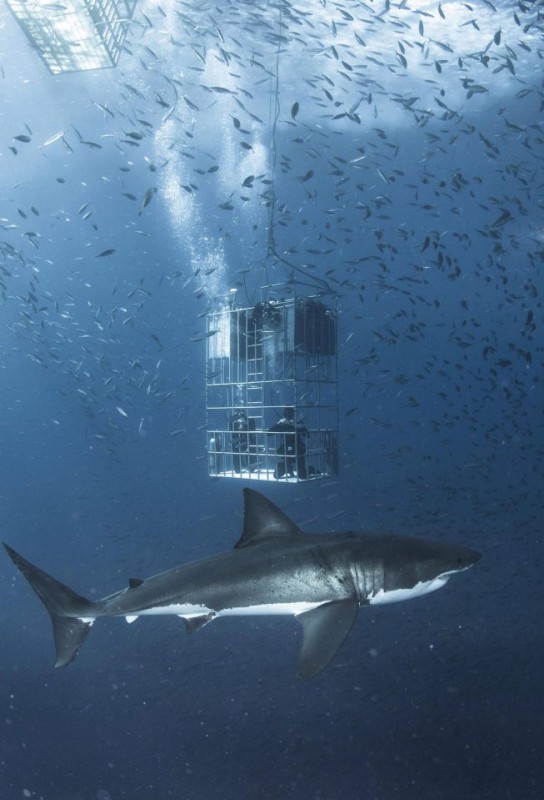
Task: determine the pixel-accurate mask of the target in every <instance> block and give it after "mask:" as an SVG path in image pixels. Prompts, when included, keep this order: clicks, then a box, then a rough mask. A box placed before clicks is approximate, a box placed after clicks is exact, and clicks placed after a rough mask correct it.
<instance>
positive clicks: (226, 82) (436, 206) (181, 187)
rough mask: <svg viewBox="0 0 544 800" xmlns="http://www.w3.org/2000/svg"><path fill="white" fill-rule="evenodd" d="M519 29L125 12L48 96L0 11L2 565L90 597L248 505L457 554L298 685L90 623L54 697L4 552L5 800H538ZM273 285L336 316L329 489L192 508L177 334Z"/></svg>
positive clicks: (184, 641) (530, 270)
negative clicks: (424, 589)
mask: <svg viewBox="0 0 544 800" xmlns="http://www.w3.org/2000/svg"><path fill="white" fill-rule="evenodd" d="M27 5H28V7H32V6H34V7H36V8H38V7H41V9H42V11H43V10H45V11H46V12H49V13H51V14H55V13H57V12H58V11H59V7H63V8H68V9H69V8H71V6H72V0H66V2H64V0H61V2H60V3H58V4H57V3H43V2H41V0H33V2H32V3H31V2H29V3H28V4H27ZM543 15H544V6H543V4H542V3H541V2H540V0H539V1H538V2H529V1H528V0H527V1H526V2H511V1H510V0H493V2H491V1H490V0H474V1H473V2H472V1H471V2H470V3H461V2H451V1H448V0H442V2H439V0H425V1H424V2H420V0H413V2H406V0H402V1H401V2H398V3H397V2H389V0H366V2H361V1H360V0H342V1H340V0H339V1H338V2H333V1H332V0H293V2H290V1H288V0H277V1H276V2H265V1H264V0H256V2H251V1H250V0H236V2H235V0H215V1H213V2H212V0H187V1H185V0H167V2H161V3H160V4H158V3H156V2H151V0H144V1H143V2H138V3H137V4H136V7H135V10H134V14H133V16H132V19H126V21H125V23H124V24H125V25H126V28H127V36H126V39H125V43H124V46H123V48H122V52H121V54H120V57H119V61H118V63H117V65H116V66H115V67H113V68H110V69H102V70H90V71H87V72H74V73H70V74H63V75H56V76H53V75H51V74H50V73H49V72H48V71H47V69H46V67H45V65H44V64H43V62H42V61H41V60H40V57H39V54H38V53H37V52H36V50H35V49H33V48H32V47H31V46H30V44H29V41H28V40H27V38H26V37H25V35H24V33H23V31H22V29H21V28H20V27H19V25H18V24H17V22H16V20H15V18H14V16H13V14H12V13H11V11H10V10H9V8H8V6H7V5H5V4H4V3H2V4H1V5H0V44H1V46H0V62H1V67H0V93H1V94H0V96H1V104H0V120H1V129H0V176H1V180H0V294H1V298H0V399H1V409H2V414H1V417H0V531H1V537H0V538H1V540H3V541H6V542H7V543H9V545H11V546H12V547H14V548H15V549H16V550H18V551H19V552H21V553H22V554H23V555H24V556H25V558H28V559H29V560H30V561H31V562H33V563H35V564H37V565H39V566H40V567H41V568H43V569H44V570H46V571H47V572H49V573H51V574H53V575H54V576H55V577H57V578H58V579H59V580H61V581H63V582H65V583H66V584H68V585H69V586H71V587H73V588H74V590H75V591H77V592H79V593H81V594H82V595H83V596H85V597H90V598H92V599H97V598H99V597H102V596H104V595H107V594H110V593H113V592H115V591H117V590H120V589H123V588H124V587H126V586H127V582H128V580H129V579H130V578H145V577H147V576H150V575H153V574H155V573H158V572H161V571H163V570H167V569H170V568H172V567H174V566H176V565H178V564H183V563H186V562H189V561H193V560H197V559H200V558H204V557H207V556H209V555H213V554H217V553H221V552H225V551H228V550H229V549H230V548H232V547H233V546H234V544H235V543H236V542H237V541H238V539H239V538H240V533H241V530H242V524H243V503H242V491H241V490H242V487H244V486H254V487H255V488H257V489H259V491H262V492H263V493H264V494H265V495H266V496H267V497H269V498H270V499H271V500H272V501H273V502H274V503H276V504H277V505H278V506H279V507H280V508H281V509H282V510H283V511H284V512H285V513H286V514H288V515H289V517H290V518H292V519H293V520H294V521H295V522H296V523H297V524H298V525H300V526H301V527H302V528H303V529H304V530H307V531H342V530H361V531H378V532H380V531H382V532H385V531H387V532H395V533H398V534H402V535H416V536H422V537H431V538H435V539H443V540H444V541H448V542H453V543H458V544H461V545H464V546H466V547H469V548H471V549H474V550H476V551H478V552H480V553H482V558H481V560H480V561H479V563H478V564H476V565H475V566H474V567H473V568H472V569H470V570H469V571H468V572H466V573H464V574H463V575H461V576H459V577H454V578H452V580H451V581H450V583H449V584H448V586H447V587H445V588H444V589H443V590H441V591H440V592H437V593H433V594H431V595H428V596H425V597H422V598H419V599H417V600H414V601H413V602H409V603H399V604H394V605H389V606H384V607H383V608H380V607H379V606H378V607H377V606H373V607H367V608H363V609H361V610H360V612H359V616H358V619H357V622H356V624H355V625H354V628H353V630H352V633H351V635H350V637H349V638H348V640H347V641H346V643H345V644H344V646H343V648H342V649H341V651H340V653H339V654H338V656H337V657H336V659H335V660H334V661H333V663H332V664H331V665H330V666H329V667H328V668H327V669H326V670H325V671H324V672H323V673H322V674H321V675H319V676H318V677H317V678H315V679H314V680H311V681H308V682H304V683H301V682H298V681H297V680H296V677H295V666H296V660H297V653H298V649H299V645H300V640H301V633H302V632H301V627H300V625H299V624H298V623H297V622H296V621H295V620H293V619H292V618H290V617H285V616H284V617H279V616H278V617H273V616H270V617H264V616H263V617H258V616H253V617H246V618H240V617H239V618H231V619H221V620H217V621H215V622H214V623H213V625H209V626H207V627H206V628H205V629H204V630H202V631H199V632H198V633H195V634H194V635H192V636H187V635H186V633H185V628H184V625H183V624H182V623H181V621H180V620H178V619H176V618H171V617H154V618H150V619H140V620H138V621H137V622H136V623H135V624H133V625H127V624H126V623H125V621H124V619H105V620H99V621H98V622H97V623H96V624H95V625H94V627H93V630H92V632H91V633H90V635H89V638H88V641H87V642H86V644H85V647H84V648H83V650H82V652H81V653H80V655H79V656H78V658H77V660H76V661H75V662H74V663H73V664H71V665H70V666H69V667H67V668H66V669H54V668H53V664H54V660H55V657H54V645H53V637H52V631H51V625H50V621H49V619H48V616H47V613H46V611H45V609H44V608H43V607H42V605H41V604H40V603H39V601H38V599H37V598H36V596H35V595H34V594H33V592H32V591H31V589H30V588H29V586H28V584H27V583H26V581H25V580H24V579H23V578H22V576H21V575H20V574H19V572H18V571H17V570H16V569H15V567H14V565H13V564H12V562H11V561H10V559H9V558H8V557H7V556H6V555H5V553H4V551H2V554H1V557H0V642H1V651H2V657H1V659H2V661H1V663H2V670H1V675H0V698H1V708H2V715H1V720H0V721H1V724H2V733H1V736H0V797H1V798H2V800H20V799H22V798H32V799H33V800H220V799H221V800H250V799H252V798H263V799H264V800H461V798H463V799H465V798H469V799H470V800H488V799H489V800H519V799H520V798H523V800H542V798H543V797H544V759H543V756H542V745H541V739H542V710H543V707H544V705H543V704H544V677H543V670H542V661H543V656H544V638H543V637H544V633H543V625H542V592H543V584H542V569H543V566H544V553H543V519H544V513H543V512H544V498H543V486H544V483H543V479H544V466H543V465H544V460H543V458H544V424H543V423H544V419H543V406H544V395H543V374H544V373H543V367H544V339H543V329H542V324H543V309H542V295H543V291H544V280H543V267H544V209H543V200H544V169H543V167H544V116H543V110H544V84H543V77H542V76H543V63H544V44H543V31H544V18H543ZM295 280H296V284H297V290H298V292H299V293H302V294H304V293H308V294H312V295H315V294H316V293H317V294H319V295H320V296H321V297H322V298H323V301H324V302H327V303H331V304H336V303H337V304H338V311H339V339H338V342H339V349H338V367H339V403H340V407H339V419H340V447H339V461H340V473H339V475H338V476H337V477H335V478H328V479H323V480H316V481H309V482H307V483H304V482H302V483H298V484H288V483H281V482H275V481H271V482H267V483H262V482H259V483H255V482H250V481H246V480H242V479H238V480H229V479H210V478H209V477H208V456H207V452H206V438H207V437H206V431H205V426H206V400H205V376H206V362H205V344H206V335H205V332H206V328H205V324H206V320H205V316H206V312H207V311H209V310H210V309H213V308H215V307H217V303H218V302H220V300H221V298H222V297H223V296H224V295H225V294H226V293H228V292H229V290H230V289H236V290H237V293H236V294H237V297H238V301H239V302H240V303H241V304H244V305H245V304H248V305H252V304H255V303H256V302H257V301H258V300H260V299H261V293H260V287H261V286H263V285H265V284H271V283H281V282H287V283H288V284H290V283H292V282H293V281H295Z"/></svg>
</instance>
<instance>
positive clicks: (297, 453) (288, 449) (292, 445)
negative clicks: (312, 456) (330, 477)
mask: <svg viewBox="0 0 544 800" xmlns="http://www.w3.org/2000/svg"><path fill="white" fill-rule="evenodd" d="M268 433H275V434H281V435H276V441H277V446H276V453H277V454H278V455H279V456H280V458H279V460H278V463H277V464H276V467H275V469H274V477H275V478H276V480H278V479H279V478H283V477H289V478H293V477H294V476H295V469H296V475H297V477H298V478H300V479H301V480H305V479H306V478H307V477H308V473H307V470H306V439H307V438H308V436H309V435H310V434H309V431H308V428H307V427H306V426H305V425H303V424H302V423H300V422H295V409H294V408H293V406H285V408H284V409H283V417H282V418H281V419H280V420H278V422H276V423H275V424H274V425H272V427H271V428H268ZM278 440H279V441H278Z"/></svg>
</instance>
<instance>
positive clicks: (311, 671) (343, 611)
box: [297, 599, 359, 681]
mask: <svg viewBox="0 0 544 800" xmlns="http://www.w3.org/2000/svg"><path fill="white" fill-rule="evenodd" d="M358 608H359V604H358V602H357V600H356V599H352V600H337V601H334V602H332V603H325V604H324V605H322V606H318V607H317V608H314V609H312V610H311V611H305V612H304V613H303V614H299V615H298V616H297V619H298V620H299V621H300V622H301V623H302V629H303V638H302V647H301V648H300V654H299V657H298V668H297V678H298V679H299V680H301V681H307V680H309V678H314V677H315V676H316V675H319V673H320V672H321V671H322V670H324V669H325V667H326V666H327V665H328V664H330V662H331V661H332V660H333V658H334V657H335V655H336V654H337V652H338V651H339V649H340V647H341V646H342V643H343V641H344V639H345V638H346V636H347V635H348V633H349V632H350V630H351V627H352V625H353V623H354V622H355V617H356V616H357V609H358Z"/></svg>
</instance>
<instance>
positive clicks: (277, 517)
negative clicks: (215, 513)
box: [235, 489, 302, 547]
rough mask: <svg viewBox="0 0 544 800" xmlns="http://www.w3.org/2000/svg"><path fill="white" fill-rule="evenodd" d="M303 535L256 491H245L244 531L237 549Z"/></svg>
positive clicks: (272, 504)
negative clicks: (270, 540)
mask: <svg viewBox="0 0 544 800" xmlns="http://www.w3.org/2000/svg"><path fill="white" fill-rule="evenodd" d="M301 535H302V531H301V530H300V528H297V526H296V525H295V523H294V522H292V521H291V520H290V519H289V517H288V516H286V515H285V514H284V513H283V511H280V510H279V508H278V507H277V506H275V505H274V503H272V502H271V501H270V500H268V499H267V498H266V497H264V495H262V494H261V493H260V492H256V491H255V489H244V529H243V531H242V535H241V537H240V540H239V541H238V542H237V543H236V545H235V547H247V546H248V545H252V544H258V543H259V542H265V541H267V540H269V539H278V538H281V539H291V538H292V537H294V536H301Z"/></svg>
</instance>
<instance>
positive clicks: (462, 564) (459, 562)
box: [453, 545, 482, 570]
mask: <svg viewBox="0 0 544 800" xmlns="http://www.w3.org/2000/svg"><path fill="white" fill-rule="evenodd" d="M481 557H482V554H481V553H479V552H478V551H477V550H472V549H471V548H470V547H461V546H460V545H459V546H457V547H456V552H455V554H454V567H453V569H454V570H455V569H459V570H461V569H468V568H469V567H472V566H474V564H476V563H477V562H478V561H479V560H480V559H481Z"/></svg>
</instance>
